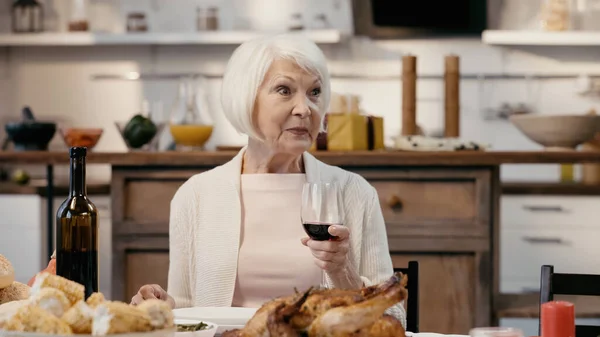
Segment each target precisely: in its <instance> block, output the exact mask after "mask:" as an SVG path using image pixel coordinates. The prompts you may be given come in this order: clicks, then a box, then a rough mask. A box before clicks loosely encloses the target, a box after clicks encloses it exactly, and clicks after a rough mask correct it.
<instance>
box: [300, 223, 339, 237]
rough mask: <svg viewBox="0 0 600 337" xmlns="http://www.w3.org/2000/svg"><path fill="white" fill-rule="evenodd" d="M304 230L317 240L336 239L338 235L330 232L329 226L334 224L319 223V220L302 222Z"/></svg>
mask: <svg viewBox="0 0 600 337" xmlns="http://www.w3.org/2000/svg"><path fill="white" fill-rule="evenodd" d="M302 225H303V226H304V231H305V232H306V234H308V236H309V237H310V238H311V239H313V240H316V241H329V240H335V239H336V238H337V237H336V236H333V235H331V234H329V226H332V225H334V224H328V223H319V222H305V223H303V224H302Z"/></svg>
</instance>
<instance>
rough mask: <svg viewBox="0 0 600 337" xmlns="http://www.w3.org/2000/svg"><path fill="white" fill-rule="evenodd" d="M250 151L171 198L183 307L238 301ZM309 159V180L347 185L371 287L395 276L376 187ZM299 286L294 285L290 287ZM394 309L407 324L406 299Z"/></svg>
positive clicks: (173, 251)
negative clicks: (243, 182)
mask: <svg viewBox="0 0 600 337" xmlns="http://www.w3.org/2000/svg"><path fill="white" fill-rule="evenodd" d="M244 152H245V148H244V149H242V150H241V151H240V152H239V153H238V154H237V155H236V156H235V157H234V158H233V159H232V160H231V161H229V162H227V163H225V164H223V165H221V166H218V167H215V168H213V169H211V170H209V171H206V172H203V173H199V174H196V175H194V176H193V177H191V178H190V179H189V180H187V181H186V182H185V183H184V184H183V185H181V187H180V188H179V189H178V191H177V192H176V193H175V195H174V196H173V199H172V200H171V212H170V221H169V260H170V265H169V278H168V293H169V294H170V295H171V296H172V297H173V299H174V300H175V303H176V305H177V307H178V308H182V307H192V306H199V307H211V306H212V307H229V306H231V303H232V299H233V292H234V288H235V282H236V275H237V263H238V249H239V246H240V226H241V221H242V215H241V214H242V212H241V204H240V175H241V172H242V158H243V154H244ZM303 159H304V166H305V171H306V179H307V181H324V182H329V181H334V182H337V183H338V184H339V186H341V188H342V194H343V200H344V206H345V211H346V215H345V223H344V225H345V226H347V227H348V228H349V229H350V251H349V253H348V254H349V261H350V263H352V264H353V267H354V268H355V270H357V271H358V273H359V274H360V275H361V278H362V280H363V282H364V283H365V285H367V286H369V285H372V284H376V283H379V282H382V281H385V280H386V279H388V278H389V277H391V275H392V274H393V268H392V260H391V257H390V254H389V250H388V242H387V235H386V230H385V224H384V220H383V214H382V213H381V207H380V205H379V198H378V196H377V191H376V190H375V189H374V188H373V187H372V186H371V185H370V184H369V183H368V182H367V181H366V180H365V179H364V178H363V177H361V176H360V175H358V174H355V173H352V172H348V171H345V170H343V169H341V168H338V167H335V166H330V165H327V164H325V163H323V162H321V161H319V160H317V159H316V158H315V157H313V156H312V155H310V154H309V153H304V155H303ZM298 225H300V224H298ZM298 244H300V243H298ZM307 249H308V248H307ZM273 253H274V254H285V252H273ZM290 263H293V261H290ZM294 286H295V285H294V284H290V285H289V287H290V293H291V292H293V291H294ZM388 313H390V314H392V315H394V316H396V317H397V318H399V319H400V321H401V322H402V324H403V325H404V326H405V327H406V318H405V317H406V313H405V310H404V307H403V306H402V303H398V304H397V305H395V306H393V307H392V308H390V309H389V310H388Z"/></svg>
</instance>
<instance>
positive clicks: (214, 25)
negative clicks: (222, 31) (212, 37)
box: [196, 7, 219, 31]
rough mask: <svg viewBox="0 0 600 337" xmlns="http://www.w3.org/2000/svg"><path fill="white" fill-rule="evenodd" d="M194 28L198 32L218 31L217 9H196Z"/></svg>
mask: <svg viewBox="0 0 600 337" xmlns="http://www.w3.org/2000/svg"><path fill="white" fill-rule="evenodd" d="M196 28H197V29H198V30H199V31H203V30H217V29H219V17H218V9H217V8H216V7H208V8H206V9H204V8H200V7H198V8H197V9H196Z"/></svg>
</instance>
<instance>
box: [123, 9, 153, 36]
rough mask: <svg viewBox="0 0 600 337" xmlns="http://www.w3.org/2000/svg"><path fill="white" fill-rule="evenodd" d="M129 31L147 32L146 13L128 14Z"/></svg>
mask: <svg viewBox="0 0 600 337" xmlns="http://www.w3.org/2000/svg"><path fill="white" fill-rule="evenodd" d="M127 31H128V32H146V31H148V24H147V23H146V14H144V13H142V12H132V13H129V14H128V15H127Z"/></svg>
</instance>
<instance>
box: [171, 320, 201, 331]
mask: <svg viewBox="0 0 600 337" xmlns="http://www.w3.org/2000/svg"><path fill="white" fill-rule="evenodd" d="M206 328H208V324H206V323H204V322H200V323H198V324H177V332H185V331H199V330H205V329H206Z"/></svg>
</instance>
